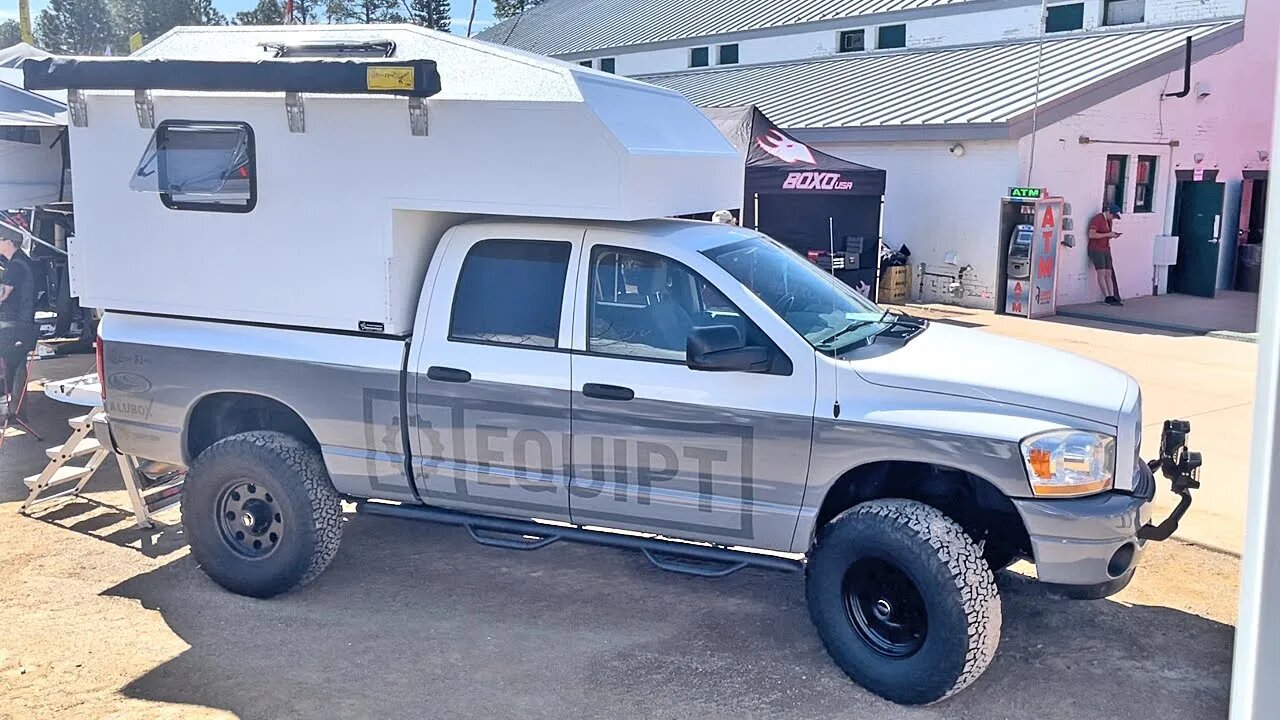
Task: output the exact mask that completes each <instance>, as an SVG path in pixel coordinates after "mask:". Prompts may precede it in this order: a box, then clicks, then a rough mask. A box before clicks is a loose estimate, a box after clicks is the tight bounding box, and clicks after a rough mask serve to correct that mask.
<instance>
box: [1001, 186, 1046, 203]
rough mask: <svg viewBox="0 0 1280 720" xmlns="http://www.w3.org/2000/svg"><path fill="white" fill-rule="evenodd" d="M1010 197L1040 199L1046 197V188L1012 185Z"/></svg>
mask: <svg viewBox="0 0 1280 720" xmlns="http://www.w3.org/2000/svg"><path fill="white" fill-rule="evenodd" d="M1009 197H1011V198H1017V199H1019V200H1039V199H1040V198H1042V197H1044V188H1029V187H1011V188H1009Z"/></svg>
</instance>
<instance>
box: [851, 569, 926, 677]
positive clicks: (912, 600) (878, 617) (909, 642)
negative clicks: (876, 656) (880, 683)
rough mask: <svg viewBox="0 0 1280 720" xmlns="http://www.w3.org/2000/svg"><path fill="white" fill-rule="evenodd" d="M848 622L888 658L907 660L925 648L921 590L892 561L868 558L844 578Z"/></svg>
mask: <svg viewBox="0 0 1280 720" xmlns="http://www.w3.org/2000/svg"><path fill="white" fill-rule="evenodd" d="M843 591H844V605H845V612H846V613H847V614H848V617H849V623H850V624H852V625H853V629H854V630H856V631H857V633H858V635H859V636H860V637H861V638H862V640H863V641H864V642H866V643H867V645H869V646H871V649H873V650H875V651H876V652H878V653H880V654H881V655H884V656H885V657H890V658H904V657H910V656H912V655H914V654H915V653H916V652H918V651H919V650H920V648H921V646H923V645H924V640H925V635H926V633H928V631H929V614H928V611H927V610H926V609H925V606H924V598H922V597H920V590H919V589H917V588H916V586H915V583H913V582H911V578H910V577H908V576H907V574H906V573H905V572H903V571H902V568H899V567H898V566H896V565H894V564H893V562H892V561H890V560H885V559H883V558H878V557H867V558H862V559H860V560H857V561H855V562H854V563H853V564H852V565H850V566H849V570H848V571H847V572H846V573H845V576H844V588H843Z"/></svg>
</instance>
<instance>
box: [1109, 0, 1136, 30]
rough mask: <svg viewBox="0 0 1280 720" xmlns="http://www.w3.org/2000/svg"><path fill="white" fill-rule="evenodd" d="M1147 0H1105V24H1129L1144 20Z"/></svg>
mask: <svg viewBox="0 0 1280 720" xmlns="http://www.w3.org/2000/svg"><path fill="white" fill-rule="evenodd" d="M1146 4H1147V0H1103V8H1102V24H1103V25H1129V24H1131V23H1140V22H1142V21H1143V19H1144V17H1145V15H1144V12H1145V10H1146Z"/></svg>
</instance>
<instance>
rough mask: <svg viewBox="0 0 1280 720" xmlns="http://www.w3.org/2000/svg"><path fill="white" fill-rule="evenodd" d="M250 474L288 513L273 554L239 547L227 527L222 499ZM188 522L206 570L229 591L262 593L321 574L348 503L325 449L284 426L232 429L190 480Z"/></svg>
mask: <svg viewBox="0 0 1280 720" xmlns="http://www.w3.org/2000/svg"><path fill="white" fill-rule="evenodd" d="M245 480H249V481H251V482H253V483H255V484H256V485H260V486H262V487H263V488H264V489H265V490H266V491H267V492H269V493H270V494H271V497H272V500H273V502H275V503H277V507H278V511H279V513H280V515H281V516H282V517H281V521H282V523H283V524H282V526H281V527H282V529H283V532H282V533H281V534H280V537H279V542H278V545H277V546H276V547H275V548H274V550H273V551H272V552H271V553H270V554H269V555H267V556H266V557H261V558H248V557H245V556H243V555H242V554H239V553H237V552H236V550H235V549H234V547H233V544H232V543H231V542H229V541H228V540H227V539H225V538H224V535H223V532H222V530H220V526H219V519H218V513H219V512H220V510H219V503H220V498H221V497H222V495H223V493H224V491H225V490H226V489H227V488H228V487H231V486H233V484H235V483H238V482H244V481H245ZM182 521H183V526H184V528H185V530H186V534H187V540H188V542H189V543H190V545H191V554H192V555H193V556H194V557H195V560H196V563H197V564H199V566H200V569H202V570H203V571H204V572H205V574H207V575H208V576H209V577H210V578H212V579H213V581H214V582H216V583H218V584H219V585H221V586H222V587H224V588H226V589H227V590H230V591H231V592H233V593H237V594H239V595H248V596H250V597H257V598H267V597H272V596H275V595H279V594H281V593H285V592H289V591H290V590H293V589H296V588H299V587H302V586H303V585H306V584H307V583H309V582H311V581H312V580H314V579H315V578H316V576H318V575H319V574H320V573H321V572H322V571H323V570H324V569H325V567H327V566H328V565H329V562H330V561H331V560H333V556H334V555H335V554H336V553H337V552H338V543H339V541H340V540H341V539H342V505H341V503H340V501H339V499H338V493H337V491H335V490H334V488H333V482H332V481H331V480H330V479H329V472H328V471H327V470H326V469H325V466H324V462H323V460H322V459H321V457H320V453H319V452H318V451H317V450H315V449H314V448H312V447H309V446H307V445H305V444H304V443H302V442H301V441H299V440H298V439H296V438H294V437H292V436H289V435H285V434H284V433H279V432H268V431H254V432H246V433H240V434H238V435H232V436H231V437H227V438H224V439H222V440H219V441H218V442H216V443H214V444H213V445H212V446H210V447H209V448H208V449H206V450H205V451H204V452H202V453H200V455H199V457H197V458H196V459H195V462H193V463H192V464H191V468H190V470H189V471H188V472H187V478H186V482H185V483H184V484H183V492H182Z"/></svg>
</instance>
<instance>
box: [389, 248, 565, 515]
mask: <svg viewBox="0 0 1280 720" xmlns="http://www.w3.org/2000/svg"><path fill="white" fill-rule="evenodd" d="M582 232H583V231H582V230H581V229H578V230H576V231H566V230H564V229H562V228H556V227H553V226H544V225H538V224H529V225H514V224H503V225H500V226H499V225H494V226H489V225H483V224H469V225H463V226H459V227H457V228H455V229H453V230H451V231H450V233H449V235H448V236H447V237H446V238H445V241H444V242H445V243H446V244H445V245H444V246H443V247H442V248H441V249H440V250H438V251H437V256H436V260H435V261H433V263H432V268H431V269H430V271H429V272H428V275H429V279H428V283H427V289H425V290H424V295H426V294H427V293H429V298H430V299H429V304H428V306H427V311H426V317H425V321H424V320H421V319H420V320H419V327H421V328H422V330H421V332H420V333H419V334H418V335H417V336H415V337H414V340H413V344H414V350H413V359H412V360H411V363H412V364H411V367H412V368H414V369H415V371H416V372H415V373H413V374H412V375H411V376H410V378H409V383H410V385H409V388H408V398H407V402H408V416H409V418H410V422H411V423H412V425H411V432H410V438H411V441H413V442H416V446H415V447H413V448H412V450H413V455H414V462H415V466H414V474H415V478H414V483H415V485H416V487H417V488H418V492H419V494H420V495H421V496H422V499H423V501H425V502H427V503H428V504H431V505H437V506H440V507H451V508H457V509H461V510H470V511H473V512H481V513H485V514H490V515H507V516H512V517H522V518H533V517H537V518H545V519H551V520H564V521H567V520H568V519H569V501H568V495H567V485H568V475H569V370H570V368H569V357H570V356H569V353H568V352H567V351H566V350H567V348H568V346H569V342H570V327H571V320H572V312H573V310H572V306H571V304H570V303H571V301H572V298H573V297H574V290H575V288H574V282H573V277H574V276H575V275H576V271H577V264H578V263H577V258H578V253H579V252H580V249H581V245H582ZM570 268H572V269H573V271H574V273H573V274H572V275H571V274H570ZM423 299H424V301H426V300H427V298H426V297H424V298H423ZM412 428H416V430H413V429H412Z"/></svg>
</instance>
